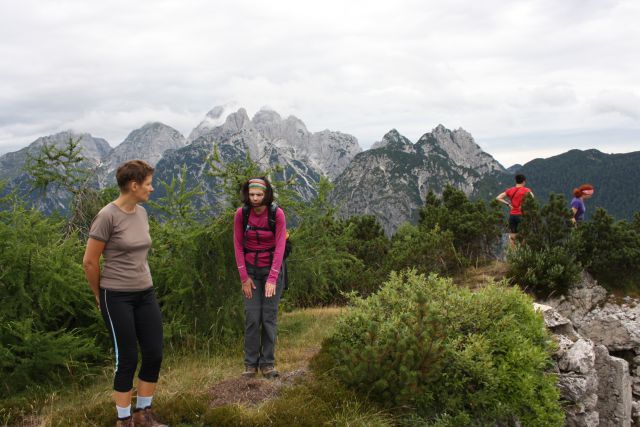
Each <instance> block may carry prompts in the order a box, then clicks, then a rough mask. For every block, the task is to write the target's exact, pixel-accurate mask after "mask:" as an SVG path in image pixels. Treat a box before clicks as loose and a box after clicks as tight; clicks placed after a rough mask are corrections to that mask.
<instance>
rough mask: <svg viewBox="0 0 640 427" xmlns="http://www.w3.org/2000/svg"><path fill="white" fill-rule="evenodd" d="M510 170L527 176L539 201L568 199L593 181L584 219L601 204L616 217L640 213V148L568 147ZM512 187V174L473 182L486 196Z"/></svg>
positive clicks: (496, 175) (483, 195)
mask: <svg viewBox="0 0 640 427" xmlns="http://www.w3.org/2000/svg"><path fill="white" fill-rule="evenodd" d="M510 169H512V172H513V173H522V174H524V175H525V176H526V177H527V186H528V187H530V188H531V189H532V191H533V193H534V195H535V196H536V197H537V198H538V200H542V201H546V200H547V199H548V197H549V194H550V193H556V194H562V195H564V196H565V197H566V198H567V200H568V201H570V200H571V198H572V197H573V195H572V191H573V189H574V188H576V187H578V186H580V184H592V185H593V186H594V187H595V189H596V191H595V193H594V195H593V197H592V198H591V199H589V201H588V202H587V203H586V204H587V218H589V216H590V214H591V213H593V212H594V211H595V208H596V207H603V208H605V209H606V210H607V212H609V214H611V215H613V216H614V217H615V218H618V219H631V218H632V217H633V215H634V213H636V212H640V197H639V196H640V188H638V186H637V185H636V183H638V182H639V180H640V151H635V152H631V153H624V154H605V153H602V152H600V151H598V150H593V149H592V150H584V151H581V150H570V151H567V152H566V153H563V154H560V155H558V156H553V157H549V158H548V159H535V160H532V161H530V162H528V163H525V164H524V165H522V166H520V167H517V168H513V167H512V168H510ZM511 186H513V174H509V175H504V174H496V173H494V174H489V175H487V176H485V177H484V178H483V180H482V181H481V182H479V183H478V184H477V185H476V189H475V191H474V193H473V196H475V197H479V198H483V199H486V198H489V197H491V196H492V195H493V194H495V193H496V192H497V191H502V190H501V189H505V188H508V187H511Z"/></svg>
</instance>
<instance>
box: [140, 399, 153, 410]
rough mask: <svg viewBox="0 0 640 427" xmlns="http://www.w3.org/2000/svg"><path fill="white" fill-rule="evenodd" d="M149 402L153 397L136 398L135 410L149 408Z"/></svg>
mask: <svg viewBox="0 0 640 427" xmlns="http://www.w3.org/2000/svg"><path fill="white" fill-rule="evenodd" d="M151 400H153V396H138V398H137V399H136V409H144V408H148V407H149V406H151Z"/></svg>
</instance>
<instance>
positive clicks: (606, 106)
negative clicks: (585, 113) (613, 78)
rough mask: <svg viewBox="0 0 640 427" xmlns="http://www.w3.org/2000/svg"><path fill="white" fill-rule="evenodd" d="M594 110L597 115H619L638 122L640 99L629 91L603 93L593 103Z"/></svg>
mask: <svg viewBox="0 0 640 427" xmlns="http://www.w3.org/2000/svg"><path fill="white" fill-rule="evenodd" d="M593 109H594V111H595V112H597V113H618V114H621V115H623V116H626V117H629V118H631V119H634V120H638V119H639V118H640V97H638V95H636V94H635V93H633V92H628V91H621V90H607V91H603V92H601V93H600V94H599V96H598V97H597V98H596V100H595V101H594V102H593ZM639 142H640V141H639Z"/></svg>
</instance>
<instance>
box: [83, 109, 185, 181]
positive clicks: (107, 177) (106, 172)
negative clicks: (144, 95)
mask: <svg viewBox="0 0 640 427" xmlns="http://www.w3.org/2000/svg"><path fill="white" fill-rule="evenodd" d="M186 143H187V141H186V139H185V138H184V136H182V134H181V133H180V132H178V131H177V130H176V129H174V128H172V127H170V126H167V125H165V124H163V123H160V122H153V123H147V124H145V125H144V126H142V127H141V128H139V129H136V130H133V131H132V132H131V133H129V135H128V136H127V137H126V138H125V140H124V141H123V142H122V143H121V144H120V145H118V146H117V147H116V148H114V149H113V150H111V152H110V153H109V154H108V155H107V156H106V157H105V158H104V160H103V162H102V165H101V166H100V169H99V170H98V172H97V174H96V176H97V179H98V183H99V185H100V186H101V187H103V186H107V185H111V184H113V183H114V182H115V181H114V172H115V170H116V168H117V167H118V166H119V165H120V164H122V163H124V162H126V161H128V160H133V159H141V160H144V161H145V162H147V163H149V164H150V165H151V166H155V165H156V163H158V161H159V160H160V159H161V158H162V155H163V153H164V152H165V151H167V150H175V149H177V148H181V147H184V146H185V145H186Z"/></svg>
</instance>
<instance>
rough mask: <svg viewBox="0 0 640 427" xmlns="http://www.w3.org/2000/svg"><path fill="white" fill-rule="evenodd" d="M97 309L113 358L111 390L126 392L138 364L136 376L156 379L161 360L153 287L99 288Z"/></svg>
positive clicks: (158, 325) (131, 386) (158, 312)
mask: <svg viewBox="0 0 640 427" xmlns="http://www.w3.org/2000/svg"><path fill="white" fill-rule="evenodd" d="M100 311H101V312H102V318H103V319H104V323H105V325H106V326H107V329H108V330H109V334H110V335H111V340H112V342H113V348H114V353H115V359H116V372H115V378H114V380H113V389H114V390H115V391H119V392H128V391H129V390H131V389H132V388H133V376H134V374H135V372H136V368H137V366H138V344H140V353H141V355H142V364H141V366H140V372H138V378H139V379H141V380H143V381H146V382H150V383H155V382H158V375H159V373H160V365H161V363H162V315H161V314H160V307H159V306H158V301H157V300H156V295H155V292H154V290H153V288H149V289H145V290H143V291H131V292H125V291H112V290H109V289H104V288H100Z"/></svg>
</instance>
